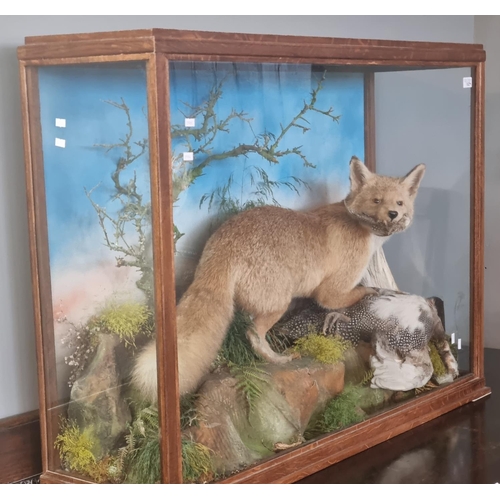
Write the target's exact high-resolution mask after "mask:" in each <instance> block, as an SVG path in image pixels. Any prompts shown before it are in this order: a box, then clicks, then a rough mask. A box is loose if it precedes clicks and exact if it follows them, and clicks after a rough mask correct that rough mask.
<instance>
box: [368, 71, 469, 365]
mask: <svg viewBox="0 0 500 500" xmlns="http://www.w3.org/2000/svg"><path fill="white" fill-rule="evenodd" d="M470 74H471V71H470V68H459V69H439V70H433V71H408V72H398V73H379V74H377V75H376V76H375V116H376V128H377V134H376V135H377V137H376V146H377V171H378V172H380V173H384V174H389V175H399V176H400V175H405V174H406V172H407V171H409V170H410V169H411V168H413V167H414V166H415V165H417V164H419V163H425V164H426V166H427V169H426V173H425V176H424V179H423V181H422V183H421V185H420V189H419V192H418V196H417V199H416V209H415V217H414V223H413V225H412V226H411V227H410V228H409V229H408V230H407V231H406V232H405V233H403V234H401V235H394V236H393V237H392V238H391V239H390V240H389V241H388V242H387V243H386V244H385V246H384V248H385V253H386V257H387V261H388V263H389V265H390V267H391V270H392V272H393V274H394V277H395V280H396V283H397V284H398V286H399V287H400V288H401V289H402V290H405V291H407V292H411V293H415V294H418V295H422V296H424V297H429V296H438V297H440V298H442V299H443V300H444V304H445V319H446V329H447V331H448V332H449V333H452V332H455V334H456V338H457V339H461V343H462V345H463V346H465V345H468V344H469V317H470V316H469V281H470V280H469V257H470V252H469V244H470V237H469V218H470V212H469V210H470V203H469V198H470V103H471V89H470V88H463V78H464V77H466V76H470ZM468 361H469V360H468V356H467V354H466V353H465V352H464V354H463V355H462V353H460V355H459V366H460V368H461V369H464V370H468V368H469V362H468Z"/></svg>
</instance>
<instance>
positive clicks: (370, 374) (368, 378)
mask: <svg viewBox="0 0 500 500" xmlns="http://www.w3.org/2000/svg"><path fill="white" fill-rule="evenodd" d="M374 374H375V370H372V369H370V370H367V371H366V373H365V375H364V377H363V379H362V380H361V382H360V383H359V385H361V386H363V385H369V384H370V382H371V381H372V378H373V375H374Z"/></svg>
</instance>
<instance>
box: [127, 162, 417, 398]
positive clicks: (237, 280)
mask: <svg viewBox="0 0 500 500" xmlns="http://www.w3.org/2000/svg"><path fill="white" fill-rule="evenodd" d="M424 172H425V165H423V164H420V165H417V166H416V167H415V168H413V169H412V170H411V171H410V172H409V173H408V174H407V175H406V176H404V177H401V178H399V177H387V176H382V175H377V174H374V173H372V172H370V170H369V169H368V168H367V167H366V166H365V165H364V164H363V162H361V161H360V160H359V159H358V158H356V157H353V158H352V159H351V162H350V183H351V187H350V192H349V194H348V196H347V197H346V198H345V200H343V201H341V202H338V203H333V204H329V205H326V206H323V207H320V208H318V209H315V210H311V211H307V212H301V211H294V210H290V209H286V208H281V207H276V206H263V207H257V208H253V209H250V210H247V211H245V212H242V213H240V214H238V215H236V216H234V217H233V218H231V219H229V220H228V221H227V222H225V223H224V224H223V225H222V226H221V227H220V228H219V229H218V230H217V231H215V232H214V234H213V235H212V236H211V237H210V238H209V240H208V242H207V244H206V245H205V248H204V250H203V253H202V256H201V258H200V261H199V263H198V266H197V268H196V272H195V276H194V281H193V283H192V284H191V285H190V287H189V288H188V289H187V291H186V293H185V294H184V295H183V297H182V298H181V300H180V302H179V304H178V306H177V347H178V365H179V389H180V393H181V395H182V394H185V393H187V392H192V391H194V390H196V389H197V387H198V385H199V383H200V381H201V379H202V378H203V376H204V375H206V374H207V373H208V372H209V369H210V365H211V364H212V362H213V361H214V359H215V358H216V356H217V352H218V351H219V349H220V347H221V345H222V342H223V340H224V338H225V336H226V332H227V329H228V327H229V325H230V323H231V321H232V318H233V314H234V308H235V306H237V307H239V308H241V309H243V310H245V311H246V312H248V313H249V314H250V315H251V316H252V319H253V322H254V327H253V328H252V329H250V330H249V331H248V332H247V337H248V339H249V341H250V343H251V345H252V347H253V349H254V350H255V352H256V353H257V354H259V355H260V356H261V357H262V358H264V359H265V360H267V361H269V362H273V363H286V362H288V361H290V359H291V357H290V356H285V355H282V354H278V353H276V352H275V351H273V350H272V349H271V347H270V346H269V344H268V342H267V340H266V332H267V331H268V330H269V329H270V328H271V327H272V326H273V325H274V324H275V323H276V322H277V321H278V320H279V319H280V318H281V317H282V316H283V314H284V313H285V312H286V311H287V308H288V307H289V305H290V303H291V301H292V299H294V298H296V297H310V298H313V299H315V300H316V301H317V302H318V303H319V304H320V305H322V306H324V307H326V308H328V309H339V308H342V307H349V306H351V305H352V304H354V303H356V302H357V301H359V300H360V299H362V298H363V297H364V296H365V295H367V294H372V293H376V292H375V291H374V290H373V289H371V288H367V287H363V286H360V285H359V282H360V280H361V278H362V277H363V274H364V273H365V271H366V269H367V267H368V264H369V262H370V259H371V256H372V254H373V253H374V252H375V251H376V250H377V249H378V248H380V246H381V245H382V244H383V242H384V241H385V240H386V239H387V238H388V237H389V236H390V235H392V234H393V233H397V232H401V231H404V230H405V229H406V228H408V227H409V225H410V224H411V222H412V219H413V205H414V201H415V197H416V194H417V190H418V187H419V185H420V181H421V180H422V177H423V175H424ZM132 382H133V384H134V385H135V386H136V387H137V388H138V389H139V390H140V391H141V392H142V394H143V395H144V397H145V398H147V399H149V400H151V401H155V400H156V398H157V374H156V344H155V341H151V342H150V343H149V344H148V345H147V346H146V347H145V349H144V350H143V351H142V352H141V353H139V354H138V356H137V358H136V363H135V366H134V369H133V374H132Z"/></svg>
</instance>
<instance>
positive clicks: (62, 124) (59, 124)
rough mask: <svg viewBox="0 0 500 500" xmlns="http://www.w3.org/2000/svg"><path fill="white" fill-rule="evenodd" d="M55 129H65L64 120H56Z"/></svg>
mask: <svg viewBox="0 0 500 500" xmlns="http://www.w3.org/2000/svg"><path fill="white" fill-rule="evenodd" d="M56 127H61V128H64V127H66V118H56Z"/></svg>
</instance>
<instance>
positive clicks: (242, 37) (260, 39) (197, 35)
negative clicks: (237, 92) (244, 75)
mask: <svg viewBox="0 0 500 500" xmlns="http://www.w3.org/2000/svg"><path fill="white" fill-rule="evenodd" d="M150 36H154V37H155V38H157V39H160V40H172V39H174V40H186V41H187V40H191V41H193V40H195V41H200V42H201V41H233V40H239V41H248V42H257V43H279V42H294V41H299V42H303V43H309V44H332V45H335V44H343V45H354V46H363V45H369V46H384V47H398V46H399V47H409V48H412V47H422V48H433V47H439V48H444V49H448V50H463V51H472V50H482V45H480V44H468V43H448V42H425V41H423V42H420V41H419V42H413V41H403V40H381V39H359V38H339V37H320V36H296V35H267V34H253V33H236V32H229V33H228V32H226V33H223V32H217V31H196V30H177V29H162V28H151V29H141V30H122V31H105V32H93V33H75V34H61V35H43V36H28V37H25V43H26V44H34V43H35V44H38V43H54V42H65V41H70V40H79V41H84V40H108V39H113V38H115V39H120V38H144V37H150Z"/></svg>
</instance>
